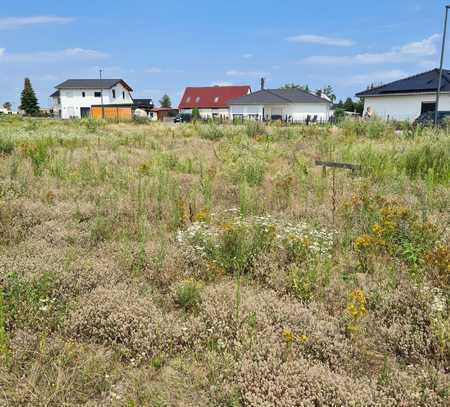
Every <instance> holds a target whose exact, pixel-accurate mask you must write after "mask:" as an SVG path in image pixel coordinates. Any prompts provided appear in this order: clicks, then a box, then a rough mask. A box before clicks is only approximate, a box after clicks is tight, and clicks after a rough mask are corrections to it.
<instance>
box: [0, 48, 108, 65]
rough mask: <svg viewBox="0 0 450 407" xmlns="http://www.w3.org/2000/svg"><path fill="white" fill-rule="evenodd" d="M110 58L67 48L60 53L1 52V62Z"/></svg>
mask: <svg viewBox="0 0 450 407" xmlns="http://www.w3.org/2000/svg"><path fill="white" fill-rule="evenodd" d="M106 57H108V55H107V54H105V53H103V52H100V51H95V50H92V49H84V48H67V49H63V50H58V51H36V52H24V53H16V54H14V53H9V52H6V50H5V49H3V52H0V62H4V63H6V62H9V63H20V62H27V63H28V62H57V61H64V60H90V59H101V58H106Z"/></svg>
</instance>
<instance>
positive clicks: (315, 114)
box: [229, 88, 332, 122]
mask: <svg viewBox="0 0 450 407" xmlns="http://www.w3.org/2000/svg"><path fill="white" fill-rule="evenodd" d="M229 105H230V114H231V117H232V118H233V119H237V118H242V119H254V120H286V121H293V122H302V121H308V120H311V121H313V122H317V121H320V122H324V121H328V119H329V118H330V116H332V112H331V108H332V103H331V101H330V100H329V99H328V98H324V97H320V96H316V95H313V94H312V93H309V92H305V91H303V90H301V89H264V88H263V89H261V90H259V91H258V92H255V93H251V94H249V95H246V96H242V97H240V98H237V99H233V100H230V102H229Z"/></svg>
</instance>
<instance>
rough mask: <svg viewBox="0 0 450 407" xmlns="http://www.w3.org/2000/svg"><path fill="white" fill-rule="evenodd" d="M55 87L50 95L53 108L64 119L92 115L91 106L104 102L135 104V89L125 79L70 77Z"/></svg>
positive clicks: (123, 105)
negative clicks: (133, 94) (133, 95)
mask: <svg viewBox="0 0 450 407" xmlns="http://www.w3.org/2000/svg"><path fill="white" fill-rule="evenodd" d="M55 88H56V89H57V90H56V92H54V93H53V94H52V95H50V98H51V99H52V102H53V107H52V108H53V111H54V112H55V113H56V115H57V116H59V117H61V118H62V119H70V118H82V117H91V108H92V107H93V106H98V105H102V104H103V106H109V107H114V106H119V107H120V106H122V107H123V108H125V105H127V106H133V98H132V96H131V92H132V91H133V89H132V88H131V87H130V86H129V85H128V84H127V83H126V82H125V81H124V80H123V79H68V80H67V81H65V82H63V83H61V84H59V85H57V86H55ZM127 108H128V107H127ZM129 109H130V111H131V107H130V108H129ZM113 110H114V109H113ZM108 111H110V110H108ZM111 111H112V110H111ZM102 112H103V110H102ZM126 115H127V116H128V113H127V114H126ZM105 118H108V117H107V116H105Z"/></svg>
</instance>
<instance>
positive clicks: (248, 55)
mask: <svg viewBox="0 0 450 407" xmlns="http://www.w3.org/2000/svg"><path fill="white" fill-rule="evenodd" d="M242 58H244V59H252V58H253V54H244V55H242Z"/></svg>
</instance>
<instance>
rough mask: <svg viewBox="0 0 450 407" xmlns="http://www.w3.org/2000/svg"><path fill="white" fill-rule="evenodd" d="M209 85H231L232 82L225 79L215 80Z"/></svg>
mask: <svg viewBox="0 0 450 407" xmlns="http://www.w3.org/2000/svg"><path fill="white" fill-rule="evenodd" d="M211 86H233V83H232V82H227V81H217V82H213V83H211Z"/></svg>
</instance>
